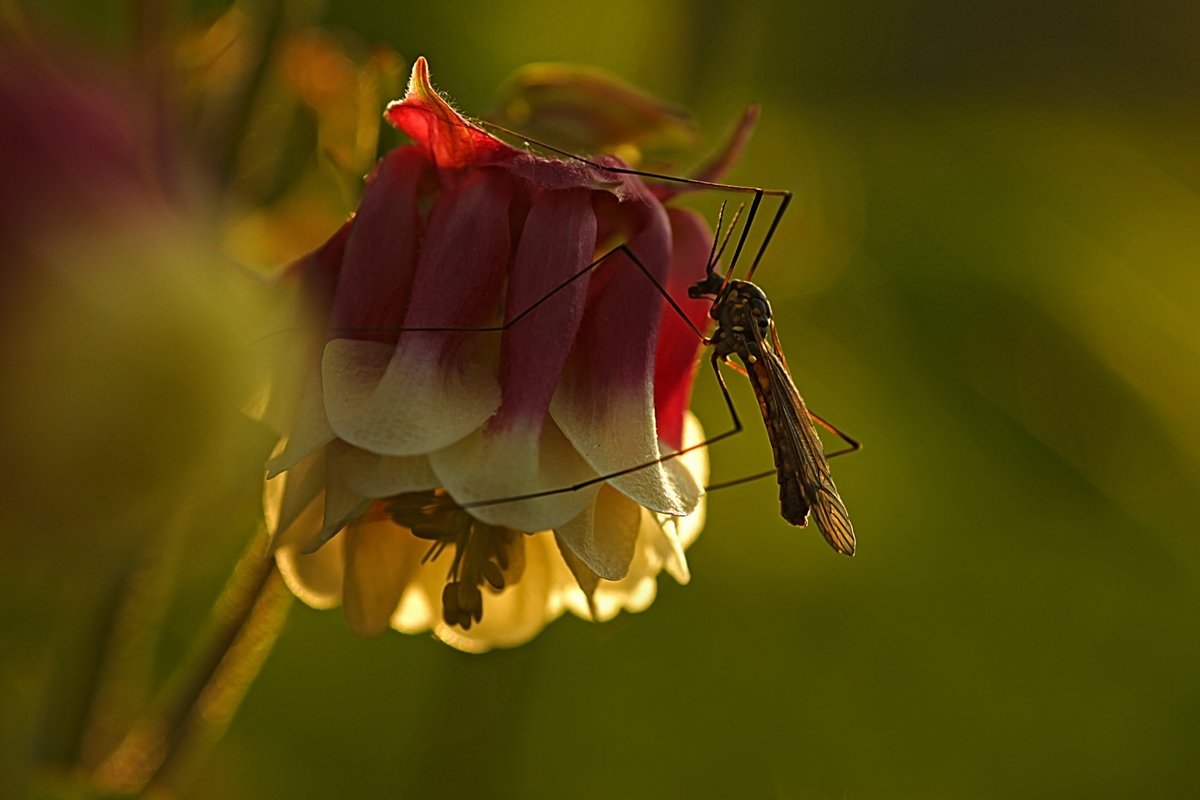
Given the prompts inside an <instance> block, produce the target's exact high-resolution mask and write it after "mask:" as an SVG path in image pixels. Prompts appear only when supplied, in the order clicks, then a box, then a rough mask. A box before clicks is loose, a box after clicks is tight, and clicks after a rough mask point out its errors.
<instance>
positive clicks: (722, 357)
mask: <svg viewBox="0 0 1200 800" xmlns="http://www.w3.org/2000/svg"><path fill="white" fill-rule="evenodd" d="M711 266H712V264H711V263H710V267H711ZM688 296H689V297H692V298H693V299H698V298H702V297H703V298H710V299H712V301H713V304H712V309H711V310H710V311H709V316H711V317H712V318H713V319H714V320H716V323H717V329H716V331H715V332H714V333H713V335H712V336H711V337H710V338H709V339H708V340H707V341H708V343H709V344H711V345H712V348H713V351H712V364H713V369H714V370H715V371H716V374H717V379H718V381H720V382H721V387H722V389H723V390H724V388H725V386H724V379H723V378H722V377H721V373H720V369H719V367H718V365H717V364H718V361H721V362H725V363H728V360H729V357H730V356H737V357H738V359H739V360H740V361H741V362H742V365H743V368H744V370H745V373H746V376H747V377H748V378H749V379H750V386H751V388H753V390H754V395H755V397H756V398H757V400H758V407H759V411H761V412H762V417H763V423H764V424H765V425H766V429H767V437H768V439H769V440H770V442H771V450H772V452H773V454H774V457H775V474H776V476H777V479H778V481H779V504H780V512H781V514H782V516H783V518H784V519H785V520H787V521H788V522H790V523H791V524H792V525H798V526H804V525H805V524H807V522H808V516H809V512H810V511H811V512H812V515H813V517H814V518H815V520H816V523H817V529H818V530H820V531H821V534H822V535H823V536H824V537H825V540H826V541H827V542H829V544H830V546H831V547H833V549H834V550H836V551H837V552H839V553H843V554H845V555H848V556H852V555H854V547H855V538H854V527H853V526H852V525H851V524H850V515H849V514H848V513H847V512H846V506H845V504H844V503H843V502H842V498H841V496H840V495H839V494H838V490H837V487H836V486H835V485H834V483H833V476H832V475H831V474H830V471H829V462H828V460H827V459H826V456H825V451H824V448H823V446H822V445H821V439H820V436H818V434H817V431H816V428H814V427H813V424H812V418H813V415H812V414H811V412H809V410H808V407H807V406H806V405H805V404H804V398H802V397H801V396H800V391H799V390H798V389H797V388H796V384H795V382H794V381H793V380H792V376H791V372H790V371H789V370H788V367H787V361H786V360H785V359H784V357H783V348H782V347H781V346H780V344H779V333H778V331H777V330H776V328H775V320H774V318H773V317H772V315H771V304H770V302H769V301H768V300H767V296H766V294H765V293H764V292H763V290H762V289H760V288H759V287H758V286H756V285H754V284H753V283H750V282H749V281H748V280H731V279H729V278H727V277H722V276H721V275H720V274H719V273H717V272H716V271H715V269H710V272H709V275H708V277H707V278H706V279H705V280H703V281H700V282H698V283H696V284H694V285H693V286H691V287H690V288H689V289H688ZM838 433H839V434H840V432H838ZM840 435H842V436H843V438H846V439H847V442H848V443H849V444H850V448H851V449H855V450H856V449H858V446H859V445H858V442H856V441H854V440H852V439H849V438H848V437H845V436H844V434H840ZM768 474H769V473H768ZM710 488H712V487H710Z"/></svg>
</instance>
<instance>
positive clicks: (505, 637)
mask: <svg viewBox="0 0 1200 800" xmlns="http://www.w3.org/2000/svg"><path fill="white" fill-rule="evenodd" d="M387 118H388V120H389V121H390V122H391V123H392V124H393V125H395V126H397V127H399V128H400V129H401V130H403V131H404V132H405V133H406V134H408V135H409V137H410V138H411V139H412V140H413V144H411V145H409V146H405V147H400V148H397V149H395V150H393V151H391V152H390V153H388V154H387V155H385V156H384V158H383V159H382V160H381V161H380V163H379V164H378V165H377V167H376V169H375V171H374V172H373V173H372V175H371V176H370V178H369V179H368V183H367V186H366V189H365V192H364V195H363V198H362V201H361V203H360V206H359V209H358V211H357V213H356V214H355V216H354V218H353V219H351V220H350V221H349V222H347V223H346V225H345V226H343V228H342V229H341V230H340V231H338V233H337V234H335V235H334V236H333V237H332V238H331V239H330V240H329V242H327V243H326V244H325V245H324V246H323V247H321V248H320V249H318V250H317V251H316V252H314V253H312V254H310V255H309V256H307V257H305V258H304V259H302V260H301V261H300V262H298V263H297V264H295V265H294V266H293V267H292V268H291V269H290V270H289V277H290V278H291V279H292V280H294V281H295V282H297V283H299V284H300V286H301V287H302V291H303V293H304V294H305V295H306V296H307V297H308V298H309V299H310V300H311V302H312V304H313V305H314V307H315V309H316V313H318V314H319V315H320V316H321V318H322V320H323V321H324V322H323V327H324V328H325V330H326V331H327V335H326V337H325V338H324V340H323V341H322V342H319V343H315V344H314V346H313V347H311V348H305V347H303V346H300V347H297V348H296V350H297V352H300V353H305V352H306V353H308V354H309V357H308V361H309V363H308V366H307V367H306V368H305V373H306V375H307V378H306V381H307V383H306V385H305V388H304V389H303V391H300V392H298V393H296V396H297V397H298V398H299V399H298V401H296V402H293V403H291V406H292V407H291V408H290V409H289V408H288V406H289V403H288V402H287V401H288V399H289V398H288V393H286V392H276V393H275V394H274V395H273V397H272V404H271V406H270V407H269V408H268V419H269V420H274V421H275V424H277V425H278V426H279V430H280V433H281V437H282V438H281V441H280V446H279V448H277V452H276V454H275V456H274V457H273V458H272V459H271V461H270V463H269V465H268V468H269V478H270V480H269V481H268V486H267V495H268V498H267V508H268V514H269V518H270V522H271V525H272V529H273V531H274V533H275V546H276V548H277V555H278V559H279V563H280V568H281V571H282V572H283V574H284V575H285V577H286V578H287V580H288V582H289V585H291V586H292V588H293V590H294V591H295V592H296V594H297V595H298V596H300V597H301V598H302V599H304V600H306V601H307V602H309V603H310V604H311V605H314V606H318V607H329V606H333V605H336V604H338V603H339V602H340V603H342V604H343V607H344V610H345V614H346V617H347V620H348V621H349V623H350V625H351V627H352V628H353V629H355V630H356V631H359V632H361V633H364V634H375V633H379V632H381V631H383V630H384V629H386V628H387V627H388V625H389V624H390V625H391V626H392V627H395V628H398V629H400V630H406V631H415V630H424V629H428V628H430V627H432V628H433V629H434V631H435V632H436V633H437V634H438V635H439V636H440V637H441V638H443V639H445V640H447V641H449V642H450V643H451V644H454V645H455V646H458V647H461V648H463V649H474V650H480V649H487V648H488V647H491V646H496V645H501V646H503V645H513V644H518V643H520V642H522V641H525V640H526V639H528V638H530V637H531V636H533V635H534V634H536V632H537V631H538V630H540V629H541V627H542V626H543V625H544V624H545V622H546V621H548V620H549V619H553V618H554V617H556V616H558V615H559V614H561V613H562V611H563V610H565V609H568V608H569V609H570V610H572V611H574V612H576V613H578V614H580V615H583V616H590V617H592V618H596V619H605V618H608V617H611V616H613V615H615V614H616V613H618V612H619V611H620V610H621V609H622V608H625V609H629V610H640V609H641V608H644V607H645V606H646V605H648V604H649V602H650V601H651V600H652V599H653V596H654V592H655V575H656V574H657V573H658V572H659V571H660V570H661V569H664V568H665V569H667V570H668V571H669V572H671V573H672V574H673V575H674V576H675V577H676V578H677V579H679V580H681V581H685V580H687V567H686V561H685V559H684V557H683V549H684V547H686V546H687V545H688V544H689V543H690V541H691V540H692V539H694V538H695V535H696V534H697V533H698V531H699V528H700V526H701V525H702V521H703V500H702V489H701V487H702V486H703V484H704V482H705V480H706V479H707V458H706V456H705V453H704V451H703V449H702V448H700V449H694V450H691V451H690V452H688V453H686V454H685V455H683V456H681V457H678V458H664V455H667V454H671V453H674V452H677V451H680V450H684V449H688V448H689V447H691V446H692V445H696V444H699V443H701V442H702V441H703V432H702V431H701V430H700V427H699V425H698V423H697V422H696V421H695V420H694V418H692V417H691V415H690V414H689V412H688V411H687V405H688V401H689V398H690V393H691V384H692V380H693V377H694V374H695V364H696V355H697V349H698V346H699V344H700V340H699V339H698V338H697V337H696V336H695V334H694V333H693V332H692V330H694V329H695V328H696V327H697V326H698V325H700V324H703V321H704V319H705V317H706V314H707V312H708V307H709V304H708V303H706V302H702V301H700V302H698V301H683V303H682V307H681V308H680V310H681V311H683V312H684V313H685V314H686V315H687V319H688V322H687V323H686V324H685V322H684V321H683V320H682V319H680V318H679V317H678V316H676V315H675V314H674V313H671V314H669V315H668V316H667V317H665V318H664V317H663V311H664V308H666V307H667V304H666V303H665V301H664V299H663V296H662V294H661V291H662V288H663V287H665V288H666V290H667V291H668V292H670V293H672V294H677V295H680V296H682V295H683V294H684V290H685V289H686V288H687V287H688V286H690V285H692V284H694V283H696V282H697V281H699V280H702V279H704V278H705V277H706V274H707V271H708V257H709V254H710V252H711V250H712V246H711V245H712V235H711V233H710V232H709V230H708V227H707V225H706V224H705V223H704V221H703V220H702V218H700V217H699V215H697V214H695V213H694V212H691V211H687V210H682V209H668V208H666V207H665V206H664V205H663V204H662V202H661V201H660V200H659V198H658V197H656V196H655V195H654V193H652V192H651V191H650V190H649V189H648V188H647V187H646V186H645V185H644V184H642V183H641V181H640V179H638V178H637V177H636V176H634V175H627V174H618V173H615V172H613V171H612V170H610V169H607V168H606V167H605V166H603V165H600V166H595V165H590V164H586V163H583V162H580V161H577V160H562V159H552V158H543V157H539V156H535V155H532V154H530V153H528V152H526V151H525V150H521V149H518V148H514V147H511V146H509V145H507V144H505V143H504V142H502V141H501V140H499V139H497V138H495V137H494V136H491V135H490V134H488V133H486V132H484V131H482V130H481V129H479V128H477V127H474V126H472V125H471V124H469V123H468V122H467V121H466V120H465V119H463V118H462V117H460V116H459V115H458V114H457V113H456V112H455V111H454V110H453V109H452V108H451V107H450V106H449V104H448V103H446V101H445V100H444V99H443V98H442V97H441V96H439V95H438V94H437V93H436V92H435V91H434V90H433V89H432V87H431V85H430V82H429V75H428V67H427V65H426V63H425V62H424V60H423V59H419V60H418V61H417V63H416V64H415V65H414V69H413V76H412V80H411V82H410V85H409V90H408V93H407V95H406V97H405V98H404V100H402V101H400V102H398V103H394V104H392V106H391V107H389V109H388V113H387ZM619 163H620V162H616V161H615V160H614V162H613V165H614V166H615V165H617V164H619ZM609 240H621V241H624V242H625V243H626V245H627V248H626V249H625V250H624V253H618V254H617V255H616V256H614V257H613V258H611V259H608V261H609V262H611V263H608V264H607V265H606V266H605V268H604V269H596V270H595V271H594V272H593V270H592V268H593V267H595V266H596V262H595V259H594V256H595V254H596V252H597V248H598V247H599V246H601V245H603V243H605V242H606V241H609ZM630 250H632V251H633V252H636V253H637V254H638V258H637V261H638V264H637V265H636V266H632V265H624V266H621V265H620V264H619V263H617V262H618V261H619V259H621V258H627V257H628V256H627V255H624V254H626V253H628V252H629V251H630ZM639 268H640V269H639ZM643 271H644V272H645V274H647V275H650V276H651V277H652V278H653V281H647V280H646V277H645V275H643V274H642V272H643ZM555 290H557V291H555ZM551 292H554V301H553V302H546V303H542V302H539V301H540V300H541V299H542V298H545V297H546V296H547V295H548V294H550V293H551ZM518 317H520V319H519V324H514V323H516V322H518V320H517V318H518ZM501 329H502V332H501V333H500V334H499V335H496V331H497V330H501ZM488 330H491V331H492V333H491V334H490V335H489V334H487V333H486V331H488ZM481 331H482V332H483V333H481ZM630 465H640V466H641V467H642V468H638V467H634V468H632V469H630V468H629V467H630ZM600 476H609V477H607V478H606V479H603V480H601V479H600ZM575 484H586V486H585V487H584V488H582V489H580V490H579V491H569V492H561V491H556V489H557V487H562V486H564V485H575ZM494 498H510V502H504V503H487V502H486V501H488V500H491V499H494ZM511 498H519V499H516V500H511ZM472 503H484V504H482V505H478V506H474V507H472ZM464 507H470V511H469V512H467V511H464ZM339 534H340V535H339ZM323 543H324V546H322V544H323ZM450 545H453V551H454V552H453V554H452V555H449V556H444V555H443V553H444V552H445V551H447V550H448V549H449V548H450ZM485 611H486V613H485Z"/></svg>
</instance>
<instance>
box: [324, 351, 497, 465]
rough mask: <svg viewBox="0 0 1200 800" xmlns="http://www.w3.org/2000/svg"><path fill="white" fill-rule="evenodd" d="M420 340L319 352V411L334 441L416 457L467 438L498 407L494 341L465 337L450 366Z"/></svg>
mask: <svg viewBox="0 0 1200 800" xmlns="http://www.w3.org/2000/svg"><path fill="white" fill-rule="evenodd" d="M421 336H423V335H420V334H419V335H413V334H407V335H406V336H405V338H404V339H403V340H402V342H401V344H400V346H398V347H397V346H393V345H391V344H386V343H383V342H367V341H356V340H351V339H335V340H333V341H331V342H330V343H329V344H327V345H326V346H325V354H324V357H323V359H322V361H321V369H322V375H323V381H324V386H325V407H326V412H327V414H328V416H329V424H330V426H331V427H332V428H333V430H334V431H335V432H336V433H337V435H338V436H339V437H340V438H342V439H344V440H345V441H347V442H349V443H350V444H352V445H354V446H356V447H361V448H362V449H364V450H369V451H371V452H374V453H380V454H383V455H392V456H410V455H421V454H423V453H430V452H432V451H434V450H438V449H440V448H442V447H445V446H447V445H449V444H451V443H452V442H455V441H457V440H458V439H461V438H462V437H463V436H466V435H467V434H468V433H470V432H471V431H473V430H475V429H476V428H478V427H479V426H480V425H482V424H483V422H484V421H485V420H486V419H487V418H488V417H490V416H491V415H492V413H493V412H495V410H496V409H497V408H498V407H499V405H500V385H499V383H498V382H497V380H496V353H495V351H496V347H497V341H496V340H497V337H496V336H487V335H478V336H476V335H471V336H468V337H467V338H466V339H465V341H464V342H463V344H462V353H461V354H460V356H461V357H460V358H456V364H455V365H454V366H452V367H449V368H448V367H447V366H446V365H444V364H442V363H440V361H439V358H438V354H437V349H436V348H432V347H426V346H425V343H424V340H423V339H422V338H421Z"/></svg>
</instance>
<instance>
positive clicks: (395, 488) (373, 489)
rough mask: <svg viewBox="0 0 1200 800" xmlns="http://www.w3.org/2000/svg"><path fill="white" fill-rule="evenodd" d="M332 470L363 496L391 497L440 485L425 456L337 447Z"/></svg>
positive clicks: (348, 446)
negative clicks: (382, 453)
mask: <svg viewBox="0 0 1200 800" xmlns="http://www.w3.org/2000/svg"><path fill="white" fill-rule="evenodd" d="M334 468H335V469H336V470H337V471H338V474H339V475H341V478H342V481H344V482H345V484H346V486H347V487H349V488H350V489H351V490H352V491H355V492H357V493H358V494H360V495H362V496H363V497H391V496H392V495H396V494H402V493H404V492H420V491H425V490H427V489H436V488H437V487H438V486H440V485H441V484H440V483H439V482H438V477H437V475H435V474H434V472H433V468H432V467H431V466H430V464H429V459H428V458H427V457H425V456H384V455H379V454H378V453H372V452H370V451H368V450H363V449H362V448H360V447H354V446H352V445H346V446H344V447H341V448H338V451H337V455H336V458H335V464H334Z"/></svg>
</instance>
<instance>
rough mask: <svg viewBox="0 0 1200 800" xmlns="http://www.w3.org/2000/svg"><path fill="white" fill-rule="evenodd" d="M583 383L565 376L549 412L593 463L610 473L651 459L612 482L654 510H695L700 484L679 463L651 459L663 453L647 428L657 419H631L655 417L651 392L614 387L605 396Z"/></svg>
mask: <svg viewBox="0 0 1200 800" xmlns="http://www.w3.org/2000/svg"><path fill="white" fill-rule="evenodd" d="M580 389H581V387H580V386H579V385H577V384H575V383H574V382H572V381H571V380H569V379H564V381H563V382H562V383H561V384H559V388H558V391H556V392H555V394H554V399H553V400H552V401H551V403H550V414H551V416H552V417H553V418H554V421H555V422H556V423H558V425H559V426H560V427H561V428H562V431H563V433H564V434H565V435H566V437H567V439H569V440H570V441H571V443H572V444H573V445H574V446H575V448H576V449H577V450H578V451H579V452H580V453H581V454H582V455H583V457H584V458H585V459H586V460H587V461H588V463H589V464H591V466H592V468H593V469H594V470H596V472H597V473H598V474H601V475H606V474H609V473H613V472H618V471H621V470H624V469H628V468H629V467H631V466H635V465H638V464H646V465H647V466H645V467H643V468H642V469H636V470H633V471H631V472H628V473H626V474H624V475H619V476H616V477H613V478H609V479H608V482H609V483H610V484H611V485H613V486H615V487H616V488H618V489H620V490H621V492H623V493H624V494H625V495H626V496H627V497H629V498H631V499H632V500H635V501H636V502H637V503H638V504H639V505H643V506H646V507H647V508H649V509H651V510H653V511H658V512H660V513H663V514H671V515H673V516H680V515H683V514H688V513H691V511H692V510H693V509H694V508H695V507H696V503H697V502H698V501H699V499H700V495H701V492H702V490H701V488H700V486H699V485H698V484H697V483H696V482H695V481H694V480H693V479H692V478H691V476H690V475H689V474H688V472H687V470H685V469H681V468H680V467H679V465H675V464H671V463H670V462H659V463H651V462H655V461H656V460H657V459H659V458H660V457H661V456H662V453H661V452H660V450H659V445H658V440H657V439H655V438H653V436H650V435H649V434H647V430H651V431H652V430H653V427H652V425H651V427H650V428H649V429H647V428H646V427H645V426H644V425H641V424H639V425H637V426H636V427H632V428H631V427H630V426H629V425H628V424H627V423H628V421H629V420H643V419H647V418H648V419H650V420H653V419H654V406H653V403H652V402H651V400H652V398H650V396H649V394H644V395H639V394H638V393H635V392H629V391H618V390H613V391H610V392H609V393H608V394H607V395H606V396H605V397H595V396H587V395H585V394H584V393H582V392H581V391H580ZM643 434H645V435H643Z"/></svg>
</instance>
